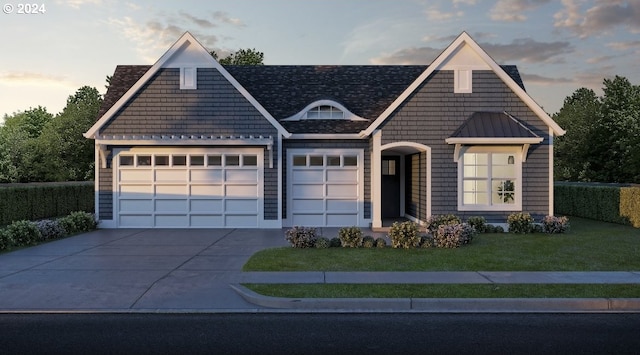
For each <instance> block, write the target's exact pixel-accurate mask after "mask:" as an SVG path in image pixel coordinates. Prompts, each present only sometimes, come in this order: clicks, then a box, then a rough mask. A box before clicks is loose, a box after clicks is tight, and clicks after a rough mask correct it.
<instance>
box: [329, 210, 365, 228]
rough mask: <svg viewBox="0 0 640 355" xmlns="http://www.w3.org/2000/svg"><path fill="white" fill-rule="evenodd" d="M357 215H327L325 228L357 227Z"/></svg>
mask: <svg viewBox="0 0 640 355" xmlns="http://www.w3.org/2000/svg"><path fill="white" fill-rule="evenodd" d="M357 225H358V214H357V213H354V214H346V213H340V214H327V226H329V227H341V226H357Z"/></svg>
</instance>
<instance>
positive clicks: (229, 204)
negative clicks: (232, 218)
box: [225, 200, 258, 214]
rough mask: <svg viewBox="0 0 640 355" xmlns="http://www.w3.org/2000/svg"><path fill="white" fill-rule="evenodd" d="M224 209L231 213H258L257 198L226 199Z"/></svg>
mask: <svg viewBox="0 0 640 355" xmlns="http://www.w3.org/2000/svg"><path fill="white" fill-rule="evenodd" d="M225 210H226V211H227V212H231V213H237V212H241V213H243V214H247V213H250V214H256V213H258V200H226V201H225Z"/></svg>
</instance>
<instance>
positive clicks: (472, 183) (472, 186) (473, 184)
mask: <svg viewBox="0 0 640 355" xmlns="http://www.w3.org/2000/svg"><path fill="white" fill-rule="evenodd" d="M488 187H489V184H488V183H487V180H465V181H464V182H463V187H462V188H463V190H464V192H482V193H485V194H486V193H487V192H488V190H489V189H488Z"/></svg>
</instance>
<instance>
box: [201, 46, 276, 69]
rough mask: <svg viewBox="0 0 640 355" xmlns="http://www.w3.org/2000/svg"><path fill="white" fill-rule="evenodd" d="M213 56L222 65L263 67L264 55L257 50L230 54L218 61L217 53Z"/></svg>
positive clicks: (241, 50)
mask: <svg viewBox="0 0 640 355" xmlns="http://www.w3.org/2000/svg"><path fill="white" fill-rule="evenodd" d="M210 54H211V56H212V57H213V58H214V59H216V60H217V61H218V62H219V63H220V64H222V65H263V64H264V53H262V52H258V51H257V50H256V49H255V48H251V49H249V48H247V49H240V50H238V51H237V52H233V53H231V54H229V55H228V56H227V57H225V58H222V59H218V54H217V53H216V52H215V51H211V52H210Z"/></svg>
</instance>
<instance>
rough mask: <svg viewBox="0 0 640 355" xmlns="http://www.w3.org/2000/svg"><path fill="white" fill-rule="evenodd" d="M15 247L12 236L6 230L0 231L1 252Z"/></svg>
mask: <svg viewBox="0 0 640 355" xmlns="http://www.w3.org/2000/svg"><path fill="white" fill-rule="evenodd" d="M12 245H13V240H11V236H10V235H9V233H7V230H6V229H4V228H3V229H0V250H5V249H9V248H10V247H11V246H12Z"/></svg>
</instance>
